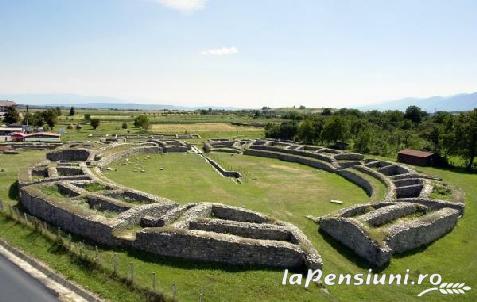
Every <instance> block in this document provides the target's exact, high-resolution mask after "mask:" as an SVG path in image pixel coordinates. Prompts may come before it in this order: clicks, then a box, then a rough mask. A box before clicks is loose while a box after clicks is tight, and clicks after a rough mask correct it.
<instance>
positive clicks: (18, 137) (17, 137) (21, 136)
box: [10, 132, 28, 142]
mask: <svg viewBox="0 0 477 302" xmlns="http://www.w3.org/2000/svg"><path fill="white" fill-rule="evenodd" d="M27 135H28V134H26V133H23V132H14V133H12V134H11V135H10V139H11V141H12V142H23V141H24V140H25V136H27Z"/></svg>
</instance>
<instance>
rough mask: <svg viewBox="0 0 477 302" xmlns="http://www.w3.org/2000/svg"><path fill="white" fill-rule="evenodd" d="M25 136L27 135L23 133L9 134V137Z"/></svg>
mask: <svg viewBox="0 0 477 302" xmlns="http://www.w3.org/2000/svg"><path fill="white" fill-rule="evenodd" d="M27 135H28V134H26V133H23V132H13V133H12V134H11V136H21V137H25V136H27Z"/></svg>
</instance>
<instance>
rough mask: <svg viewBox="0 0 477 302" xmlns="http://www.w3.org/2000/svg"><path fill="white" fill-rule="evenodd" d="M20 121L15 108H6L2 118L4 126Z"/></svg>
mask: <svg viewBox="0 0 477 302" xmlns="http://www.w3.org/2000/svg"><path fill="white" fill-rule="evenodd" d="M19 121H20V114H19V113H18V111H17V109H16V108H15V107H13V106H12V107H8V108H7V111H6V112H5V115H4V116H3V122H4V123H6V124H15V123H18V122H19Z"/></svg>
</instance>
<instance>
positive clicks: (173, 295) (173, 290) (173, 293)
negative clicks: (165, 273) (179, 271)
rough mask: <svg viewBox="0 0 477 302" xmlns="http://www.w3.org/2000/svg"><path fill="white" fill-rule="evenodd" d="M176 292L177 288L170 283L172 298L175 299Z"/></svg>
mask: <svg viewBox="0 0 477 302" xmlns="http://www.w3.org/2000/svg"><path fill="white" fill-rule="evenodd" d="M176 294H177V288H176V284H175V283H172V300H174V301H175V300H176Z"/></svg>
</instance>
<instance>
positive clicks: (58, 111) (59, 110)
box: [55, 106, 61, 116]
mask: <svg viewBox="0 0 477 302" xmlns="http://www.w3.org/2000/svg"><path fill="white" fill-rule="evenodd" d="M55 111H56V115H57V116H60V115H61V108H60V107H58V106H57V107H55Z"/></svg>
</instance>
